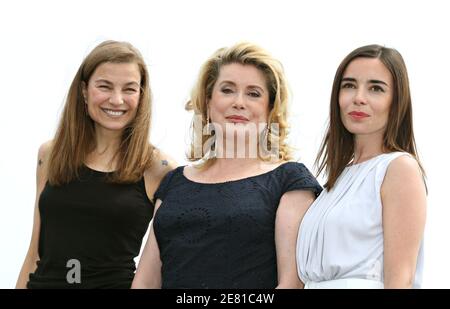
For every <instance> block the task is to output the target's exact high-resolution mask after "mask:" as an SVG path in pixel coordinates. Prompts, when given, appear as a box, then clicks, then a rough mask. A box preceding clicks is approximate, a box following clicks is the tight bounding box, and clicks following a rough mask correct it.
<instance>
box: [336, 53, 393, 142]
mask: <svg viewBox="0 0 450 309" xmlns="http://www.w3.org/2000/svg"><path fill="white" fill-rule="evenodd" d="M393 91H394V89H393V79H392V75H391V73H390V72H389V70H388V69H387V68H386V67H385V65H384V64H383V63H382V62H381V61H380V60H379V59H377V58H363V57H360V58H356V59H354V60H353V61H352V62H350V64H349V65H348V66H347V68H346V69H345V71H344V74H343V76H342V81H341V85H340V91H339V108H340V114H341V120H342V123H343V124H344V126H345V128H346V129H347V130H348V131H349V132H350V133H352V134H355V136H362V135H369V136H377V137H378V138H379V137H382V136H383V133H384V131H385V129H386V124H387V121H388V117H389V110H390V107H391V104H392V98H393Z"/></svg>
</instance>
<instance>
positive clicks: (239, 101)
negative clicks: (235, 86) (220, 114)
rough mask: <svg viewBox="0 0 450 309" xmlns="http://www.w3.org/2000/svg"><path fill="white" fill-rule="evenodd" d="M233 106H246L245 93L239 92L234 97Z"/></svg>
mask: <svg viewBox="0 0 450 309" xmlns="http://www.w3.org/2000/svg"><path fill="white" fill-rule="evenodd" d="M233 107H234V108H237V109H244V108H245V98H244V94H243V93H238V94H237V96H236V97H235V99H234V102H233Z"/></svg>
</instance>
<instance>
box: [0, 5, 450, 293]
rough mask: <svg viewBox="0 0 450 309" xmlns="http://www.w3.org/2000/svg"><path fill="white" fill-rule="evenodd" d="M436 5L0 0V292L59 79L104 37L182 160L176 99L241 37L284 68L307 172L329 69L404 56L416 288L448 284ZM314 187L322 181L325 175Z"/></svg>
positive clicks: (15, 265)
mask: <svg viewBox="0 0 450 309" xmlns="http://www.w3.org/2000/svg"><path fill="white" fill-rule="evenodd" d="M445 2H446V1H438V0H428V1H420V2H419V1H417V2H415V1H412V0H405V1H403V0H395V1H394V0H387V1H385V0H378V1H361V0H356V1H350V0H340V1H324V0H316V1H299V0H297V1H294V0H292V1H288V0H277V1H275V0H271V1H267V0H255V1H253V0H252V1H250V0H226V1H225V0H223V1H214V0H210V1H200V0H198V1H194V0H191V1H183V0H178V1H176V0H172V1H170V0H164V1H144V0H142V1H137V0H136V1H132V0H127V1H125V0H123V1H113V0H107V1H80V0H78V1H46V0H45V1H42V0H41V1H31V0H30V1H8V2H5V1H2V2H1V4H0V44H1V45H0V90H1V91H0V95H1V96H0V107H1V108H0V111H1V113H2V115H1V117H0V138H1V139H0V143H1V149H0V288H12V287H14V285H15V281H16V279H17V275H18V273H19V270H20V267H21V265H22V262H23V259H24V257H25V254H26V251H27V248H28V244H29V241H30V236H31V228H32V217H33V207H34V198H35V166H36V160H37V150H38V147H39V145H40V144H41V143H42V142H44V141H46V140H48V139H51V138H52V137H53V134H54V132H55V129H56V125H57V122H58V117H59V115H60V112H61V110H62V106H63V104H64V99H65V96H66V94H67V91H68V88H69V85H70V83H71V81H72V78H73V77H74V75H75V72H76V70H77V69H78V67H79V65H80V64H81V61H82V59H83V58H84V57H85V56H86V55H87V54H88V52H89V51H90V50H91V49H92V48H93V47H94V46H96V45H97V44H98V43H100V42H101V41H103V40H106V39H115V40H125V41H129V42H131V43H132V44H133V45H135V46H136V47H137V48H138V49H140V51H141V52H142V54H143V55H144V58H145V60H146V62H147V64H148V66H149V71H150V78H151V87H152V90H153V99H154V100H153V104H154V105H153V106H154V114H153V115H154V116H153V124H152V135H151V139H152V142H153V143H154V144H156V145H157V146H158V147H160V148H162V149H163V151H165V152H167V153H168V154H170V155H171V156H172V157H174V158H176V159H177V160H178V162H179V163H180V164H184V163H185V161H184V151H185V146H186V143H187V142H188V135H187V133H186V130H187V128H188V124H189V120H190V115H189V114H188V113H187V112H185V111H184V109H183V106H184V103H185V101H186V99H187V98H188V96H189V93H190V90H191V87H192V86H193V84H194V81H195V79H196V77H197V74H198V70H199V68H200V65H201V64H202V63H203V61H205V60H206V59H207V57H208V56H210V55H211V54H212V53H213V52H214V51H215V50H216V49H217V48H219V47H222V46H229V45H231V44H233V43H236V42H238V41H243V40H247V41H251V42H254V43H257V44H259V45H261V46H262V47H264V48H266V49H267V50H269V51H270V52H271V53H272V54H273V55H274V56H275V57H277V58H278V59H279V60H281V62H282V63H283V65H284V67H285V70H286V74H287V77H288V80H289V82H290V86H291V90H292V92H293V100H292V106H291V118H290V123H291V142H292V144H293V145H294V146H295V147H297V158H298V159H299V160H301V161H302V162H304V163H305V164H306V166H308V167H309V168H310V169H311V170H313V171H314V169H313V162H314V158H315V155H316V153H317V150H318V147H319V143H320V141H321V138H322V134H323V130H324V127H325V124H326V120H327V115H328V105H329V97H330V91H331V85H332V81H333V78H334V73H335V70H336V68H337V66H338V64H339V63H340V61H341V60H342V59H343V57H344V56H345V55H347V54H348V53H349V52H350V51H351V50H353V49H354V48H356V47H359V46H362V45H366V44H371V43H378V44H382V45H386V46H388V47H394V48H396V49H398V50H399V51H400V52H401V53H402V54H403V56H404V59H405V61H406V64H407V67H408V70H409V77H410V85H411V89H412V97H413V107H414V125H415V133H416V141H417V144H418V147H419V153H420V156H421V158H422V161H423V164H424V166H425V168H426V171H427V173H428V186H429V197H428V202H429V205H428V221H427V226H426V233H425V254H426V256H425V258H426V264H425V273H424V287H427V288H434V287H436V288H449V287H450V284H449V283H448V280H447V278H448V277H450V270H449V268H448V265H447V262H448V261H450V250H449V248H448V246H449V245H448V244H449V242H448V236H450V233H449V232H450V227H449V226H450V225H449V224H448V222H447V220H448V218H449V214H450V210H449V206H450V205H449V202H448V199H447V196H448V194H447V192H448V191H449V189H448V187H447V184H448V182H447V179H448V175H449V174H450V168H449V164H448V163H447V155H448V150H449V142H448V140H449V138H448V137H447V135H448V133H449V114H450V109H449V103H450V102H449V96H448V91H449V89H450V79H449V77H448V74H449V71H450V44H449V38H448V32H449V29H450V22H449V20H450V19H449V9H447V6H448V5H446V4H445ZM322 183H323V182H322Z"/></svg>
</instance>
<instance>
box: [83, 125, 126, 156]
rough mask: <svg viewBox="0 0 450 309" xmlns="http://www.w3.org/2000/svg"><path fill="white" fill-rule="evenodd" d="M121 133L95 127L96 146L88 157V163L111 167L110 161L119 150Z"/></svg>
mask: <svg viewBox="0 0 450 309" xmlns="http://www.w3.org/2000/svg"><path fill="white" fill-rule="evenodd" d="M122 133H123V132H122V131H112V130H107V129H104V128H101V127H99V126H96V128H95V140H96V146H95V149H94V151H93V152H92V153H91V154H90V155H89V161H91V162H101V165H113V162H112V159H113V158H114V155H115V154H116V153H117V150H118V149H119V146H120V142H121V137H122Z"/></svg>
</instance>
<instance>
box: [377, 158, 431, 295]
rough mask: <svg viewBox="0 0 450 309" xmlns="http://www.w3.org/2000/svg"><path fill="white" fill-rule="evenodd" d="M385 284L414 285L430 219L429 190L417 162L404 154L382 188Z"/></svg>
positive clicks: (396, 161)
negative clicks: (427, 205)
mask: <svg viewBox="0 0 450 309" xmlns="http://www.w3.org/2000/svg"><path fill="white" fill-rule="evenodd" d="M381 198H382V203H383V233H384V287H385V288H410V287H412V285H413V282H414V276H415V271H416V263H417V255H418V252H419V248H420V243H421V241H422V238H423V233H424V228H425V219H426V191H425V185H424V182H423V179H422V175H421V172H420V170H419V166H418V164H417V162H416V161H415V160H414V159H413V158H410V157H407V156H401V157H399V158H397V159H395V160H394V161H392V163H391V164H390V166H389V168H388V171H387V173H386V176H385V179H384V181H383V185H382V187H381Z"/></svg>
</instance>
